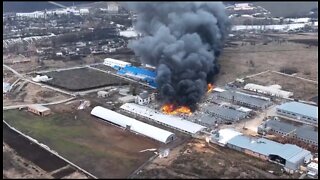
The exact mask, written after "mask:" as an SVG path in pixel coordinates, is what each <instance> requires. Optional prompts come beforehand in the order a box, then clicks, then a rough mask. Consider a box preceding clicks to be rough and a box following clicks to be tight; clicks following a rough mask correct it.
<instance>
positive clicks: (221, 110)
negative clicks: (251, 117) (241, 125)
mask: <svg viewBox="0 0 320 180" xmlns="http://www.w3.org/2000/svg"><path fill="white" fill-rule="evenodd" d="M205 112H206V113H208V114H210V115H212V116H216V117H219V118H222V119H224V120H226V121H230V122H235V121H239V120H241V119H244V118H246V116H247V115H248V113H245V112H242V111H239V110H235V109H231V108H228V107H223V106H218V105H212V106H209V107H206V108H205Z"/></svg>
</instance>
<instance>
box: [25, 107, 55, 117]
mask: <svg viewBox="0 0 320 180" xmlns="http://www.w3.org/2000/svg"><path fill="white" fill-rule="evenodd" d="M28 111H29V112H32V113H34V114H37V115H39V116H47V115H49V114H50V113H51V110H50V109H49V108H47V107H44V106H42V105H30V106H28Z"/></svg>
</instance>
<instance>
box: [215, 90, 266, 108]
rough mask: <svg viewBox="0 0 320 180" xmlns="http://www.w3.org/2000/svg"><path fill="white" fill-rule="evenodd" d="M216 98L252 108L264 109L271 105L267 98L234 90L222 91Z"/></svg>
mask: <svg viewBox="0 0 320 180" xmlns="http://www.w3.org/2000/svg"><path fill="white" fill-rule="evenodd" d="M218 98H220V99H221V100H224V101H229V102H232V103H236V104H239V105H242V106H245V107H249V108H252V109H265V108H267V107H269V106H270V105H272V102H271V101H270V99H269V98H264V99H262V98H258V97H254V96H252V95H250V94H245V93H241V92H236V91H223V92H221V93H219V94H218Z"/></svg>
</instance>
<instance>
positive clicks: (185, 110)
mask: <svg viewBox="0 0 320 180" xmlns="http://www.w3.org/2000/svg"><path fill="white" fill-rule="evenodd" d="M161 110H162V112H163V113H165V114H170V115H176V114H188V115H191V114H192V112H191V109H190V108H189V107H187V106H180V107H177V108H176V107H175V106H174V105H173V104H165V105H163V106H162V108H161Z"/></svg>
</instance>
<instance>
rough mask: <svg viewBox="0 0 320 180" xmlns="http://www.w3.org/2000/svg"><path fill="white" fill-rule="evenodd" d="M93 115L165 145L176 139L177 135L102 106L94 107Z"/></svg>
mask: <svg viewBox="0 0 320 180" xmlns="http://www.w3.org/2000/svg"><path fill="white" fill-rule="evenodd" d="M91 114H92V115H94V116H96V117H98V118H101V119H103V120H106V121H109V122H111V123H113V124H116V125H118V126H121V127H124V128H130V130H132V131H134V132H137V133H140V134H142V135H145V136H147V137H150V138H152V139H155V140H157V141H160V142H162V143H165V144H167V143H169V142H171V141H173V140H174V139H175V134H173V133H171V132H169V131H166V130H163V129H160V128H157V127H155V126H151V125H149V124H146V123H143V122H140V121H138V120H135V119H132V118H130V117H127V116H124V115H122V114H119V113H117V112H114V111H111V110H109V109H106V108H103V107H101V106H96V107H94V108H93V109H92V111H91Z"/></svg>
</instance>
